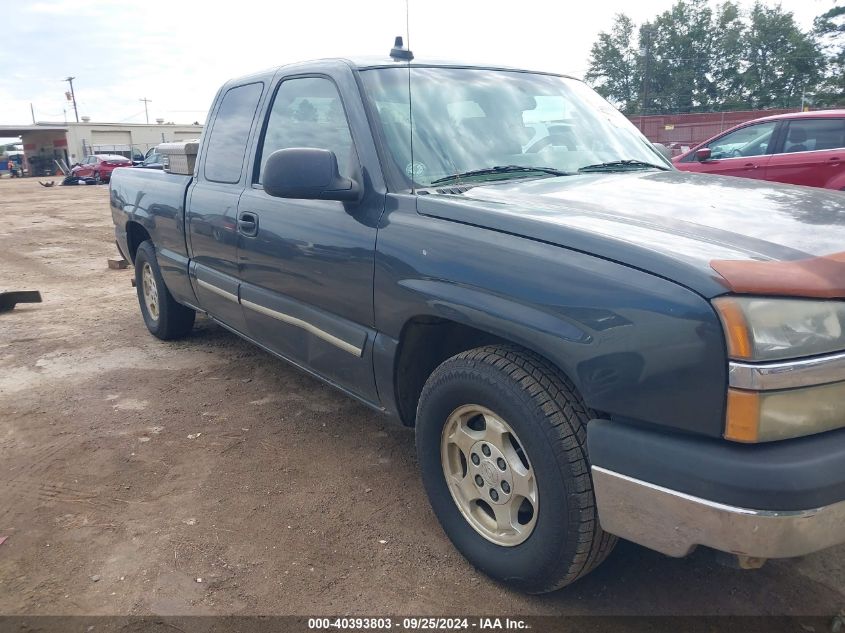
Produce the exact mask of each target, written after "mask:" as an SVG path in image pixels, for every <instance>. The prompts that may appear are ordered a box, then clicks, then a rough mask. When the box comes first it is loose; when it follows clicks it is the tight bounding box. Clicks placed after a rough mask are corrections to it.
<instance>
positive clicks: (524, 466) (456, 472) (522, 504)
mask: <svg viewBox="0 0 845 633" xmlns="http://www.w3.org/2000/svg"><path fill="white" fill-rule="evenodd" d="M440 460H441V463H442V465H443V475H444V477H445V478H446V483H447V485H448V486H449V492H450V493H451V494H452V500H453V501H454V502H455V505H456V506H458V509H459V510H460V512H461V514H462V515H463V517H464V518H465V519H466V520H467V522H468V523H469V524H470V525H471V526H472V527H473V529H475V531H476V532H478V533H479V534H480V535H481V536H483V537H484V538H486V539H487V540H488V541H491V542H493V543H496V544H497V545H502V546H505V547H513V546H515V545H519V544H520V543H523V542H524V541H525V540H526V539H527V538H528V537H529V536H531V533H532V532H533V531H534V526H535V525H536V524H537V513H538V508H539V505H538V501H539V495H538V490H537V479H536V477H535V476H534V470H533V468H532V467H531V462H530V461H529V460H528V455H527V454H526V453H525V449H524V448H523V446H522V443H521V442H520V441H519V438H518V437H517V436H516V433H514V431H513V429H512V428H511V427H510V425H509V424H508V423H507V422H505V421H504V420H503V419H502V418H501V417H499V416H498V415H496V414H495V413H493V412H492V411H490V410H489V409H487V408H485V407H482V406H480V405H476V404H469V405H465V406H462V407H459V408H457V409H455V410H454V411H453V412H452V414H451V415H450V416H449V417H448V419H447V420H446V424H445V426H444V427H443V435H442V437H441V441H440Z"/></svg>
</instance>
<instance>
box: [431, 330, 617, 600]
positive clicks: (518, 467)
mask: <svg viewBox="0 0 845 633" xmlns="http://www.w3.org/2000/svg"><path fill="white" fill-rule="evenodd" d="M590 413H591V412H590V411H589V410H588V409H587V408H586V406H585V405H584V403H583V401H582V400H581V398H580V396H579V395H578V394H577V392H576V391H575V389H574V387H573V385H572V384H571V383H570V382H569V380H568V379H567V378H566V377H565V376H564V375H563V374H562V373H561V372H560V371H559V370H558V369H557V368H555V367H554V366H552V365H551V364H550V363H549V362H548V361H546V360H545V359H543V358H541V357H540V356H538V355H536V354H533V353H531V352H529V351H527V350H524V349H522V348H519V347H516V346H510V345H496V346H487V347H481V348H478V349H474V350H471V351H468V352H463V353H461V354H458V355H457V356H453V357H452V358H450V359H448V360H447V361H445V362H444V363H443V364H441V365H440V366H439V367H438V368H437V369H436V370H435V371H434V372H433V373H432V375H431V376H430V377H429V379H428V381H427V382H426V384H425V387H424V388H423V392H422V395H421V396H420V401H419V406H418V409H417V427H416V440H417V453H418V458H419V462H420V468H421V471H422V478H423V483H424V485H425V488H426V491H427V493H428V497H429V500H430V502H431V505H432V508H433V509H434V513H435V514H436V515H437V518H438V519H439V521H440V523H441V525H442V526H443V529H444V531H445V532H446V534H447V536H448V537H449V538H450V539H451V540H452V542H453V543H454V545H455V547H457V548H458V550H459V551H460V552H461V553H462V554H463V555H464V556H465V557H466V558H467V559H468V560H469V561H470V562H471V563H472V564H473V565H474V566H475V567H477V568H478V569H480V570H481V571H483V572H484V573H486V574H487V575H489V576H491V577H492V578H494V579H496V580H499V581H502V582H505V583H508V584H510V585H512V586H514V587H515V588H518V589H520V590H522V591H526V592H529V593H545V592H548V591H554V590H555V589H559V588H561V587H563V586H565V585H568V584H570V583H572V582H574V581H575V580H577V579H578V578H580V577H581V576H583V575H584V574H586V573H588V572H589V571H590V570H592V569H593V568H594V567H596V566H597V565H598V564H599V563H601V562H602V561H603V560H604V559H605V558H606V557H607V555H608V554H609V553H610V550H611V549H612V548H613V545H614V544H615V542H616V538H615V537H613V536H611V535H610V534H607V533H605V532H604V531H602V529H601V527H600V526H599V523H598V517H597V513H596V503H595V497H594V495H593V485H592V479H591V477H590V466H589V462H588V457H587V449H586V439H587V435H586V432H587V429H586V426H587V421H588V420H589V419H590V417H591V415H590Z"/></svg>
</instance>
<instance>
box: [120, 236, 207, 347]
mask: <svg viewBox="0 0 845 633" xmlns="http://www.w3.org/2000/svg"><path fill="white" fill-rule="evenodd" d="M135 288H136V289H137V291H138V303H139V304H140V305H141V316H143V317H144V323H145V324H146V326H147V329H148V330H149V331H150V333H151V334H152V335H153V336H156V337H158V338H160V339H162V340H165V341H168V340H172V339H176V338H180V337H182V336H185V335H186V334H187V333H188V332H190V331H191V328H193V327H194V318H196V312H194V310H192V309H191V308H188V307H186V306H183V305H182V304H181V303H177V302H176V300H175V299H174V298H173V296H172V295H171V294H170V291H168V290H167V286H165V285H164V279H163V278H162V276H161V270H160V269H159V267H158V261H157V260H156V255H155V247H154V246H153V243H152V242H150V241H149V240H147V241H145V242H142V243H141V245H140V246H139V247H138V252H137V253H136V254H135Z"/></svg>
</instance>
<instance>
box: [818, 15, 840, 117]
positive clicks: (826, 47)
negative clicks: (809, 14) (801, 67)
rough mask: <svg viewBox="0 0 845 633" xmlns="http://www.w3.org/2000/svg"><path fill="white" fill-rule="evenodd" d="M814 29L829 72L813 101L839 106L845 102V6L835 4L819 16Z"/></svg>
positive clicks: (819, 103)
mask: <svg viewBox="0 0 845 633" xmlns="http://www.w3.org/2000/svg"><path fill="white" fill-rule="evenodd" d="M813 31H814V33H815V34H816V37H817V38H818V43H819V46H820V47H821V49H822V52H823V53H824V54H825V57H826V58H827V72H826V74H825V78H824V80H823V81H822V82H821V84H820V85H819V88H818V90H817V91H816V94H815V95H814V99H813V103H814V104H815V105H822V106H837V105H842V104H843V103H845V6H842V5H839V6H834V7H833V8H832V9H830V10H829V11H826V12H825V13H823V14H822V15H820V16H819V17H817V18H816V19H815V21H814V23H813Z"/></svg>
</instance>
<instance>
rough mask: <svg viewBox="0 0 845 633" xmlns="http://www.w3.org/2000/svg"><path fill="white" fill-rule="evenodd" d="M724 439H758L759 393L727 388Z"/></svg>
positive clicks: (739, 440) (738, 440)
mask: <svg viewBox="0 0 845 633" xmlns="http://www.w3.org/2000/svg"><path fill="white" fill-rule="evenodd" d="M725 417H726V424H725V439H728V440H733V441H734V442H756V441H758V440H759V439H760V394H759V393H757V392H756V391H744V390H742V389H728V411H727V415H726V416H725Z"/></svg>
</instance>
